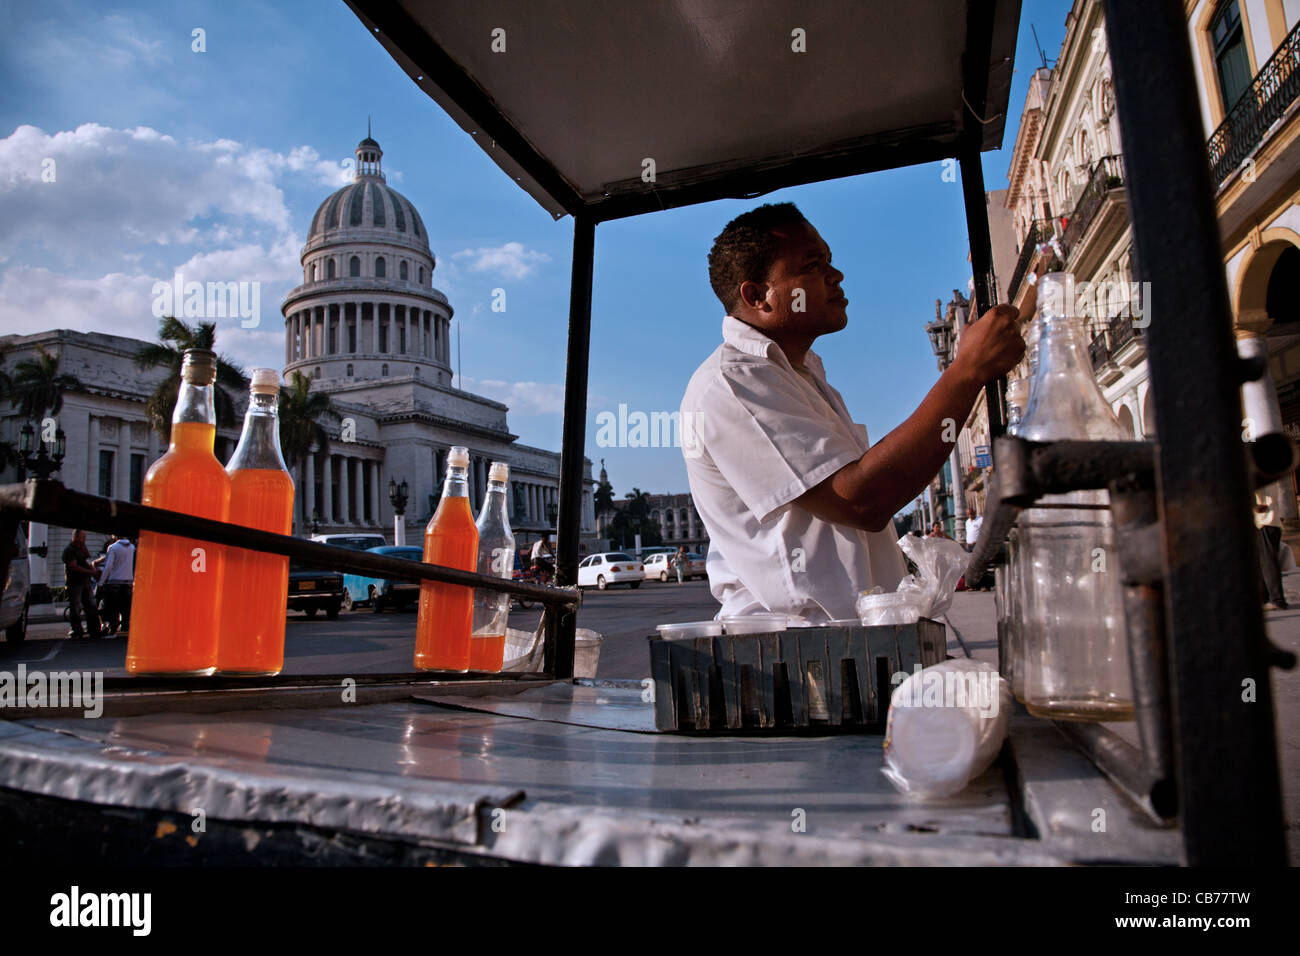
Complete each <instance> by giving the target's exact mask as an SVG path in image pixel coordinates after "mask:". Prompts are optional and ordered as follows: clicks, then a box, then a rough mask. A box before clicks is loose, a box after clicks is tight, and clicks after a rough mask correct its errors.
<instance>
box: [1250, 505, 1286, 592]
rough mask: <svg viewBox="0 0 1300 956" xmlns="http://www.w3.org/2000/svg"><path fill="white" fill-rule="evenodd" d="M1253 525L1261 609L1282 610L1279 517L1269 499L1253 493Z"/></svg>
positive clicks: (1280, 526)
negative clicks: (1261, 589)
mask: <svg viewBox="0 0 1300 956" xmlns="http://www.w3.org/2000/svg"><path fill="white" fill-rule="evenodd" d="M1255 527H1257V528H1258V529H1259V532H1258V538H1257V540H1258V542H1259V569H1260V571H1261V572H1262V573H1263V575H1264V582H1263V584H1264V593H1265V597H1266V600H1265V602H1264V610H1266V611H1284V610H1286V608H1287V606H1288V605H1287V603H1286V592H1285V591H1283V590H1282V555H1281V550H1282V519H1281V518H1279V517H1278V516H1277V512H1276V511H1275V510H1274V509H1273V499H1272V498H1270V497H1269V496H1268V495H1264V494H1260V493H1259V492H1258V491H1257V492H1255Z"/></svg>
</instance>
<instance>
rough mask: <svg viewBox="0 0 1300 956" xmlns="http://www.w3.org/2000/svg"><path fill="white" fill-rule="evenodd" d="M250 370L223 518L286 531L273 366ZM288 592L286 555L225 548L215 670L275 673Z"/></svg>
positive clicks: (288, 507) (289, 498) (288, 482)
mask: <svg viewBox="0 0 1300 956" xmlns="http://www.w3.org/2000/svg"><path fill="white" fill-rule="evenodd" d="M251 377H252V386H251V387H250V394H249V398H248V412H247V414H246V415H245V416H244V431H243V434H241V435H240V436H239V445H238V446H237V447H236V448H235V454H234V455H233V456H231V459H230V463H229V464H227V465H226V471H227V473H229V475H230V523H231V524H240V525H243V526H244V527H246V528H257V529H258V530H259V531H273V532H275V533H276V534H288V533H289V532H290V531H291V530H292V529H293V478H292V477H290V475H289V470H288V469H287V468H285V466H284V457H283V456H282V455H281V454H280V414H279V398H280V373H279V372H277V371H276V370H275V369H273V368H255V369H253V370H252V376H251ZM288 593H289V559H288V558H286V557H284V556H283V555H279V554H264V553H262V552H259V551H249V550H246V549H244V548H227V549H226V581H225V585H224V587H223V588H222V594H223V598H222V602H221V603H222V606H221V638H220V640H219V641H218V644H217V670H218V671H219V672H220V673H222V674H232V675H240V676H254V675H267V674H278V673H280V670H281V668H283V667H284V618H285V611H286V603H285V595H286V594H288Z"/></svg>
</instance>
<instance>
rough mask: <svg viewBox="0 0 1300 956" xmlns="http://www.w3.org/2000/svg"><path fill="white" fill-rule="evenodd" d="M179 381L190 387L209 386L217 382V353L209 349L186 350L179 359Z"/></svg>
mask: <svg viewBox="0 0 1300 956" xmlns="http://www.w3.org/2000/svg"><path fill="white" fill-rule="evenodd" d="M181 379H182V380H184V381H185V382H188V383H189V384H190V385H211V384H212V383H213V382H215V381H216V380H217V353H216V352H214V351H212V350H211V349H186V350H185V355H184V357H183V358H182V359H181Z"/></svg>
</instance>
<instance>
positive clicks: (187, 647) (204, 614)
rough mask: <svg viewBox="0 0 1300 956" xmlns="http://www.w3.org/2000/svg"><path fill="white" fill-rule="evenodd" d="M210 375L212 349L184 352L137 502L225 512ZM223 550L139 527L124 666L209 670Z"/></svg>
mask: <svg viewBox="0 0 1300 956" xmlns="http://www.w3.org/2000/svg"><path fill="white" fill-rule="evenodd" d="M216 378H217V355H216V353H215V352H211V351H209V350H208V349H187V350H186V351H185V358H184V360H183V361H182V364H181V387H180V392H179V394H178V395H177V396H176V410H175V411H174V412H173V413H172V435H171V445H170V446H169V447H168V449H167V453H166V454H165V455H163V456H162V457H161V458H159V459H158V460H157V461H156V462H154V463H153V466H152V467H150V469H149V472H148V474H146V475H145V478H144V496H143V499H142V500H143V502H144V504H146V505H152V506H153V507H155V508H167V509H168V510H171V511H180V512H184V513H186V514H192V515H196V516H198V517H200V518H212V519H214V520H216V521H225V520H226V519H227V517H228V515H229V508H230V476H229V475H227V474H226V470H225V469H224V468H222V467H221V463H220V462H219V461H217V459H216V456H215V455H214V454H213V453H212V447H213V442H214V441H215V439H216V434H217V417H216V412H215V410H214V407H213V394H212V389H213V382H215V381H216ZM224 550H225V549H224V548H222V547H221V546H220V545H217V544H213V543H211V542H208V541H197V540H195V539H192V538H178V537H175V536H173V535H165V534H158V533H157V532H154V531H141V532H140V547H139V549H138V550H137V551H136V558H135V588H134V591H135V593H134V596H133V599H132V608H131V631H130V637H129V639H128V640H127V645H126V669H127V671H128V672H129V673H131V674H140V675H155V674H156V675H168V676H205V675H208V674H211V673H212V672H213V671H214V670H215V669H216V665H217V635H218V633H219V629H220V626H221V584H222V575H223V572H224V557H225V556H224Z"/></svg>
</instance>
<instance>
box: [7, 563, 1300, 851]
mask: <svg viewBox="0 0 1300 956" xmlns="http://www.w3.org/2000/svg"><path fill="white" fill-rule="evenodd" d="M1286 588H1287V597H1288V600H1289V602H1290V603H1291V605H1292V609H1291V610H1288V611H1274V612H1270V613H1268V614H1267V615H1266V617H1267V626H1268V632H1269V636H1270V638H1271V639H1272V640H1273V641H1274V642H1275V643H1276V644H1278V645H1279V646H1281V647H1284V648H1287V649H1289V650H1291V651H1294V652H1296V653H1300V572H1293V573H1291V574H1289V575H1287V579H1286ZM717 607H718V605H717V602H716V601H714V600H713V597H712V595H711V594H710V593H709V589H708V585H707V583H706V582H704V581H693V582H690V583H688V584H684V585H677V584H675V583H671V584H661V583H659V582H657V581H653V582H651V581H647V582H646V583H644V584H643V585H642V586H641V587H640V588H638V589H637V590H635V591H634V590H631V589H628V588H616V589H611V590H609V591H605V592H600V591H587V592H585V593H584V600H583V606H582V608H581V610H580V611H579V615H578V626H579V627H584V628H590V629H592V630H594V631H596V632H598V633H600V634H603V635H604V637H605V640H604V643H603V645H602V650H601V657H600V666H599V670H598V672H597V673H598V676H601V677H643V676H646V675H647V674H648V672H649V656H648V651H647V649H646V640H645V638H646V635H647V634H651V633H653V632H654V627H655V625H656V624H664V623H668V622H674V621H698V620H704V619H707V618H711V617H712V616H713V615H714V614H715V613H716V612H717ZM540 614H541V612H540V610H537V609H533V610H530V611H521V610H515V611H513V612H512V613H511V616H510V625H511V626H512V627H518V628H526V629H531V628H533V627H535V626H536V624H537V621H538V619H539V615H540ZM947 617H948V625H949V628H948V650H949V653H950V654H952V655H953V656H961V655H962V654H963V648H962V644H963V643H964V645H965V647H966V648H967V649H969V652H970V654H971V656H973V657H975V658H976V659H979V660H987V661H989V662H991V663H996V662H997V640H996V632H995V629H994V609H993V595H992V593H991V592H963V593H959V594H956V595H954V599H953V604H952V607H951V608H950V609H949V611H948V615H947ZM414 630H415V611H414V609H409V610H406V611H400V612H388V613H384V614H380V615H376V614H373V613H371V612H370V611H369V610H358V611H354V612H352V613H350V614H342V615H340V616H339V618H338V620H335V621H329V620H326V619H325V618H324V617H322V616H317V617H315V618H307V617H306V616H305V615H303V614H300V613H296V612H295V613H290V615H289V620H288V638H287V643H286V664H285V673H288V674H323V673H343V674H348V673H351V674H378V673H394V672H403V671H409V670H410V668H411V651H412V646H413V635H414ZM66 634H67V624H66V623H65V622H63V621H59V622H56V623H42V624H35V625H33V626H32V628H31V629H30V636H29V638H28V640H27V642H26V643H24V644H20V645H10V644H0V669H3V670H12V669H13V667H14V666H16V665H17V664H18V663H19V662H20V661H22V662H26V663H27V664H28V666H29V667H31V666H32V665H33V664H36V663H40V664H41V665H42V666H44V667H46V668H50V669H56V668H57V669H94V670H100V669H102V670H103V671H104V673H105V676H117V677H120V676H125V671H124V670H123V666H122V665H123V662H124V660H125V656H126V640H125V638H120V639H113V640H101V641H98V642H90V641H71V640H67V639H66V638H65V637H64V635H66ZM959 637H960V640H959V639H958V638H959ZM1273 677H1274V683H1273V697H1274V702H1275V706H1276V709H1277V718H1278V720H1277V726H1278V728H1279V756H1280V761H1281V773H1282V781H1283V797H1284V801H1285V805H1286V817H1287V820H1288V828H1289V831H1290V835H1291V839H1290V842H1291V862H1292V863H1293V864H1300V672H1297V671H1291V672H1278V671H1275V672H1274V675H1273ZM1112 726H1113V727H1114V728H1115V729H1116V730H1117V731H1119V732H1120V733H1122V734H1125V735H1126V736H1129V737H1130V739H1132V731H1133V726H1134V725H1132V724H1115V725H1112Z"/></svg>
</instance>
